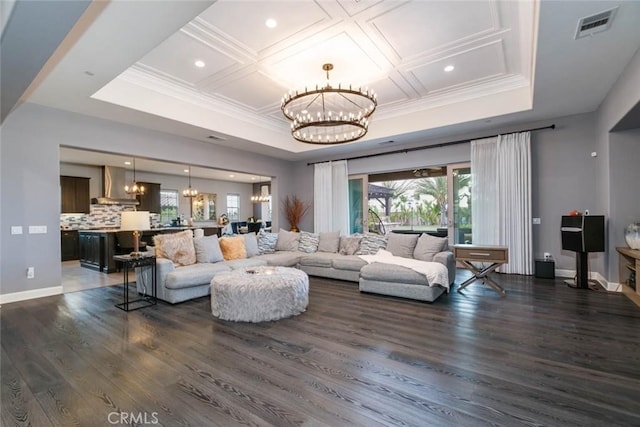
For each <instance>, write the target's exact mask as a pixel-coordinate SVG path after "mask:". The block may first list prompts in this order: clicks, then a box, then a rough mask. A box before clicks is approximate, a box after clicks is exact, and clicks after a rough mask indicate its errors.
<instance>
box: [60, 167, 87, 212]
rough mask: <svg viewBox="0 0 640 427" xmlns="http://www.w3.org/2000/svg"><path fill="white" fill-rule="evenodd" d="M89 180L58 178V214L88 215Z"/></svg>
mask: <svg viewBox="0 0 640 427" xmlns="http://www.w3.org/2000/svg"><path fill="white" fill-rule="evenodd" d="M89 179H91V178H82V177H77V176H61V177H60V202H61V206H60V212H62V213H89Z"/></svg>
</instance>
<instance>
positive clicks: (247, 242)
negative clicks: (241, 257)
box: [243, 232, 260, 258]
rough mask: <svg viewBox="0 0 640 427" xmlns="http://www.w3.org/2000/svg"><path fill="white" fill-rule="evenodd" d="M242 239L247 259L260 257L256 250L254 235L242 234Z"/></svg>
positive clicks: (258, 251) (256, 242) (258, 250)
mask: <svg viewBox="0 0 640 427" xmlns="http://www.w3.org/2000/svg"><path fill="white" fill-rule="evenodd" d="M243 237H244V248H245V250H246V251H247V258H250V257H252V256H256V255H260V249H258V238H257V237H256V233H254V232H251V233H247V234H243Z"/></svg>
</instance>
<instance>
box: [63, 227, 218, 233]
mask: <svg viewBox="0 0 640 427" xmlns="http://www.w3.org/2000/svg"><path fill="white" fill-rule="evenodd" d="M197 228H218V227H213V226H202V227H161V228H152V229H149V230H140V231H142V232H145V231H183V230H195V229H197ZM60 231H74V230H62V229H61V230H60ZM75 231H79V232H81V233H97V234H101V233H116V232H118V231H122V230H120V229H119V228H100V229H75Z"/></svg>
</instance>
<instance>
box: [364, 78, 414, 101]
mask: <svg viewBox="0 0 640 427" xmlns="http://www.w3.org/2000/svg"><path fill="white" fill-rule="evenodd" d="M371 88H372V89H373V90H374V91H375V92H376V93H377V94H378V100H379V102H378V105H379V106H382V105H386V104H392V103H395V102H402V101H408V100H409V96H408V95H407V94H406V93H405V92H404V91H403V90H402V88H401V87H400V86H399V85H398V84H396V82H394V81H393V80H392V79H390V78H388V79H383V80H378V81H377V82H375V84H373V85H371Z"/></svg>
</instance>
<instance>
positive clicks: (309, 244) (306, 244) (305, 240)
mask: <svg viewBox="0 0 640 427" xmlns="http://www.w3.org/2000/svg"><path fill="white" fill-rule="evenodd" d="M318 243H320V236H319V235H317V234H315V233H309V232H308V231H301V232H300V244H299V245H298V250H299V251H300V252H305V253H308V254H311V253H314V252H317V251H318Z"/></svg>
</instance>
